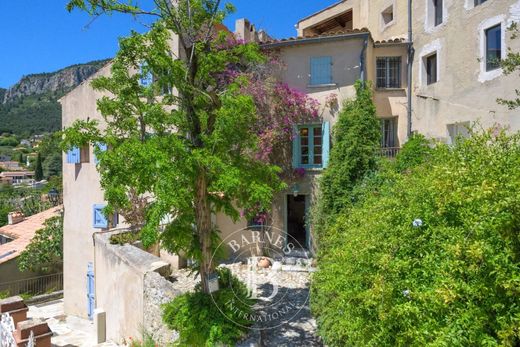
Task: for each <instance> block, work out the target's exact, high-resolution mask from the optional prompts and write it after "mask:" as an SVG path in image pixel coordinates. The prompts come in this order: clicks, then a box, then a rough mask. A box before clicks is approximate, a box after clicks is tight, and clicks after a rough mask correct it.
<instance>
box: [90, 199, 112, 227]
mask: <svg viewBox="0 0 520 347" xmlns="http://www.w3.org/2000/svg"><path fill="white" fill-rule="evenodd" d="M104 208H105V205H94V207H93V223H92V227H94V228H96V229H106V228H108V220H107V218H106V217H105V214H104V213H103V209H104Z"/></svg>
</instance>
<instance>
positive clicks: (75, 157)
mask: <svg viewBox="0 0 520 347" xmlns="http://www.w3.org/2000/svg"><path fill="white" fill-rule="evenodd" d="M67 163H69V164H79V163H81V152H80V149H79V147H73V148H72V149H71V150H69V151H68V152H67Z"/></svg>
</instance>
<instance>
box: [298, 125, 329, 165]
mask: <svg viewBox="0 0 520 347" xmlns="http://www.w3.org/2000/svg"><path fill="white" fill-rule="evenodd" d="M295 132H296V136H295V138H294V139H293V167H294V168H301V167H302V168H321V167H327V164H328V161H329V147H330V126H329V122H324V123H323V124H312V125H301V126H298V127H297V128H296V129H295Z"/></svg>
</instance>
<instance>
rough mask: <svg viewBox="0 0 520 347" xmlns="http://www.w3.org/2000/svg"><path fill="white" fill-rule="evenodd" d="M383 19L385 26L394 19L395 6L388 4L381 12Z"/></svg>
mask: <svg viewBox="0 0 520 347" xmlns="http://www.w3.org/2000/svg"><path fill="white" fill-rule="evenodd" d="M381 19H382V20H383V26H385V25H388V24H390V23H392V22H393V21H394V6H393V5H390V6H388V7H387V8H386V9H385V10H384V11H383V12H381Z"/></svg>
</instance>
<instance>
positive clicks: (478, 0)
mask: <svg viewBox="0 0 520 347" xmlns="http://www.w3.org/2000/svg"><path fill="white" fill-rule="evenodd" d="M486 1H487V0H475V2H474V4H473V5H474V6H475V7H477V6H478V5H482V4H483V3H485V2H486Z"/></svg>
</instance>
